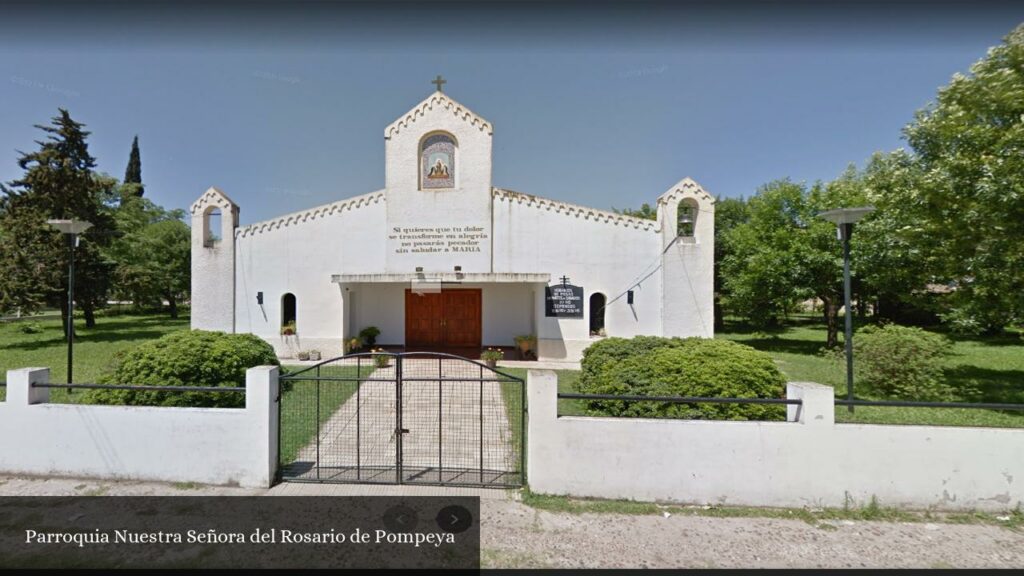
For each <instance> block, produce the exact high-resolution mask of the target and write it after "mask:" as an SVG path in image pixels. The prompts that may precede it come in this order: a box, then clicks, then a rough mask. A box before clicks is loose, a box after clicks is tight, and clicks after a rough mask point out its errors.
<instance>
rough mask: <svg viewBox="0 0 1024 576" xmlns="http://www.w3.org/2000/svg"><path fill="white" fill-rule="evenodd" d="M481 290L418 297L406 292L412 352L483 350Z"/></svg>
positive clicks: (408, 340) (407, 333)
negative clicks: (427, 349) (456, 349)
mask: <svg viewBox="0 0 1024 576" xmlns="http://www.w3.org/2000/svg"><path fill="white" fill-rule="evenodd" d="M481 332H482V323H481V296H480V289H479V288H465V289H455V290H442V291H441V292H435V293H425V294H415V293H413V291H412V290H409V289H406V291H405V345H406V347H409V348H479V347H480V342H481V339H482V338H481Z"/></svg>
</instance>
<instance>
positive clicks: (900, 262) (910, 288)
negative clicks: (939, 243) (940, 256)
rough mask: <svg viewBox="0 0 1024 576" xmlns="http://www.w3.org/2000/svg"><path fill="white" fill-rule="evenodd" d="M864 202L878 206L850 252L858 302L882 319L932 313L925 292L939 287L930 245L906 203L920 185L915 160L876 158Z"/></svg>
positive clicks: (900, 155)
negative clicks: (856, 274) (856, 273)
mask: <svg viewBox="0 0 1024 576" xmlns="http://www.w3.org/2000/svg"><path fill="white" fill-rule="evenodd" d="M860 180H861V182H860V184H859V185H860V187H861V188H862V189H863V190H864V194H865V196H866V202H867V203H868V204H870V205H872V206H874V207H875V212H873V213H872V214H871V215H870V216H869V217H868V218H867V219H865V220H864V221H863V222H861V223H858V224H857V226H856V228H857V232H856V233H855V234H854V239H855V240H854V242H853V245H852V248H851V251H852V259H853V261H854V262H855V263H856V266H857V270H859V271H860V272H861V273H860V274H859V280H860V282H858V283H857V285H856V287H855V293H856V298H857V301H858V302H865V303H866V302H868V301H869V300H870V301H873V302H874V303H875V305H876V306H875V313H876V314H877V315H878V317H880V318H883V319H886V320H890V321H897V320H899V321H906V317H905V315H906V314H907V313H908V312H914V311H915V310H924V309H928V308H932V307H933V306H934V305H933V304H932V303H931V302H929V301H928V295H927V293H926V288H927V286H928V285H929V284H931V283H934V282H936V279H935V277H934V275H933V273H932V270H933V269H934V268H935V267H934V264H933V262H931V261H930V259H929V257H928V249H927V247H928V245H929V244H931V242H932V240H931V239H929V238H928V237H927V236H925V235H923V234H922V233H921V230H920V228H919V227H917V226H915V225H914V223H915V220H916V218H917V217H916V216H915V215H913V214H911V213H910V210H908V207H909V203H908V202H907V198H908V197H911V196H912V195H913V194H914V193H915V190H916V189H917V188H918V187H919V186H920V180H921V168H920V164H919V163H918V162H917V159H916V158H914V157H913V156H912V155H911V154H909V153H907V152H906V151H904V150H897V151H895V152H892V153H889V154H882V153H876V154H875V155H874V156H872V157H871V159H870V160H869V161H868V164H867V166H866V167H865V169H864V170H863V172H862V173H861V175H860Z"/></svg>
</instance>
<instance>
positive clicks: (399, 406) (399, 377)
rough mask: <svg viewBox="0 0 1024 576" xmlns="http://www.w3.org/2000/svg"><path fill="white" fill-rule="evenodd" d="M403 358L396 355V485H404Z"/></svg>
mask: <svg viewBox="0 0 1024 576" xmlns="http://www.w3.org/2000/svg"><path fill="white" fill-rule="evenodd" d="M403 481H404V478H403V475H402V356H401V355H400V354H396V355H395V483H396V484H402V483H403Z"/></svg>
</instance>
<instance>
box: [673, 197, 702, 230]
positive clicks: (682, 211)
mask: <svg viewBox="0 0 1024 576" xmlns="http://www.w3.org/2000/svg"><path fill="white" fill-rule="evenodd" d="M696 229H697V205H696V204H694V203H692V202H690V201H689V200H688V199H687V200H683V201H682V202H680V203H679V208H678V210H677V212H676V235H678V236H681V237H683V238H693V237H694V232H695V231H696Z"/></svg>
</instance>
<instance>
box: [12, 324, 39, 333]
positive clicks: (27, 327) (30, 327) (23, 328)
mask: <svg viewBox="0 0 1024 576" xmlns="http://www.w3.org/2000/svg"><path fill="white" fill-rule="evenodd" d="M18 331H19V332H21V333H22V334H40V333H42V331H43V325H42V324H40V323H39V322H22V323H20V324H18Z"/></svg>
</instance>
